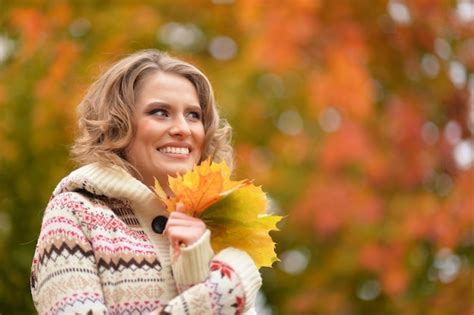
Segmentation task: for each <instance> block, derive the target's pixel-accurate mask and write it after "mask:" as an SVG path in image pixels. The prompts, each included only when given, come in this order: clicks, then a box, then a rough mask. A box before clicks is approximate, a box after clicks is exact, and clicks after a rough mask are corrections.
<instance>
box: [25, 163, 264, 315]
mask: <svg viewBox="0 0 474 315" xmlns="http://www.w3.org/2000/svg"><path fill="white" fill-rule="evenodd" d="M158 215H165V216H166V212H165V210H164V209H163V206H162V205H161V204H160V202H159V201H158V200H157V198H156V197H155V195H154V194H153V192H152V191H151V190H150V189H149V188H148V187H146V186H145V185H144V184H143V183H141V182H140V181H138V180H137V179H135V178H134V177H132V176H131V175H129V174H128V173H127V172H125V171H124V170H122V169H120V168H118V167H105V166H101V165H99V164H90V165H86V166H83V167H81V168H79V169H77V170H75V171H74V172H72V173H71V174H70V175H69V176H67V177H66V178H64V179H63V180H62V181H61V182H60V183H59V185H58V186H57V187H56V189H55V190H54V192H53V195H52V197H51V199H50V201H49V204H48V206H47V208H46V210H45V213H44V217H43V222H42V226H41V232H40V235H39V238H38V243H37V246H36V251H35V254H34V257H33V264H32V271H31V281H30V283H31V292H32V295H33V301H34V304H35V307H36V309H37V311H38V312H39V313H40V314H58V313H65V314H70V313H75V314H243V313H244V312H248V313H250V312H252V313H254V310H253V305H254V303H255V297H256V294H257V291H258V289H259V288H260V286H261V277H260V274H259V272H258V270H257V268H256V266H255V264H254V263H253V261H252V259H251V258H250V257H249V256H248V255H247V254H246V253H245V252H243V251H240V250H237V249H235V248H227V249H225V250H223V251H221V252H220V253H218V254H217V255H214V252H213V250H212V248H211V245H210V232H209V230H207V231H206V232H205V233H204V235H203V236H202V237H201V238H200V239H199V240H198V241H197V242H196V243H194V244H192V245H191V246H189V247H186V248H182V249H181V252H180V254H179V256H177V258H176V259H172V257H173V256H174V255H173V252H172V248H171V247H170V244H169V242H168V239H167V237H166V236H164V235H162V234H158V233H156V232H154V231H153V229H152V227H151V222H152V220H153V219H154V218H155V217H156V216H158Z"/></svg>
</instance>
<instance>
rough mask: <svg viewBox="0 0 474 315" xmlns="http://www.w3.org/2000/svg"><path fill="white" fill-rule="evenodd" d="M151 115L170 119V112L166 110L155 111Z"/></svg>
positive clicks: (158, 109)
mask: <svg viewBox="0 0 474 315" xmlns="http://www.w3.org/2000/svg"><path fill="white" fill-rule="evenodd" d="M150 115H154V116H162V117H168V112H167V111H166V110H164V109H160V108H157V109H153V110H151V111H150Z"/></svg>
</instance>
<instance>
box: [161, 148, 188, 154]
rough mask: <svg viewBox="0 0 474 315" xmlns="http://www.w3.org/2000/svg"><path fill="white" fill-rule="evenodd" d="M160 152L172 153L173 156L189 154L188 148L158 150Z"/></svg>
mask: <svg viewBox="0 0 474 315" xmlns="http://www.w3.org/2000/svg"><path fill="white" fill-rule="evenodd" d="M158 150H159V151H160V152H163V153H173V154H183V155H186V154H189V148H175V147H164V148H159V149H158Z"/></svg>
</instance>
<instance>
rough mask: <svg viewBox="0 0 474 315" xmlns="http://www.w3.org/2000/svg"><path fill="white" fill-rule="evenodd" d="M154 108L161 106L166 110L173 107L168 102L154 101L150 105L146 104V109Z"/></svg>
mask: <svg viewBox="0 0 474 315" xmlns="http://www.w3.org/2000/svg"><path fill="white" fill-rule="evenodd" d="M152 106H160V107H164V108H166V109H168V108H170V107H171V105H170V104H168V103H166V102H160V101H153V102H150V103H148V104H146V106H145V108H150V107H152Z"/></svg>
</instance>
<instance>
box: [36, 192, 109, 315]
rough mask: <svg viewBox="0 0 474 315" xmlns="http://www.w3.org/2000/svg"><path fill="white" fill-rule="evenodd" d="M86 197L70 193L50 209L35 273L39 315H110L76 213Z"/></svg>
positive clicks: (59, 196) (93, 261)
mask: <svg viewBox="0 0 474 315" xmlns="http://www.w3.org/2000/svg"><path fill="white" fill-rule="evenodd" d="M83 204H84V202H83V200H82V196H80V195H79V194H77V193H73V192H66V193H61V194H59V195H57V196H56V197H54V198H52V199H51V200H50V202H49V204H48V206H47V208H46V211H45V214H44V217H43V222H42V226H41V232H40V235H39V239H38V243H37V246H36V251H35V254H34V257H33V264H32V270H31V279H30V286H31V293H32V296H33V302H34V305H35V307H36V310H37V311H38V313H39V314H70V313H75V314H106V313H107V308H106V306H105V302H104V296H103V292H102V288H101V284H100V283H101V282H100V279H99V276H98V270H97V265H96V260H95V256H94V253H93V249H92V246H91V243H90V241H89V239H88V238H87V237H86V235H85V233H84V232H83V230H82V227H81V225H80V222H79V220H78V218H77V216H76V215H75V211H76V210H78V209H80V208H81V207H83Z"/></svg>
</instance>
